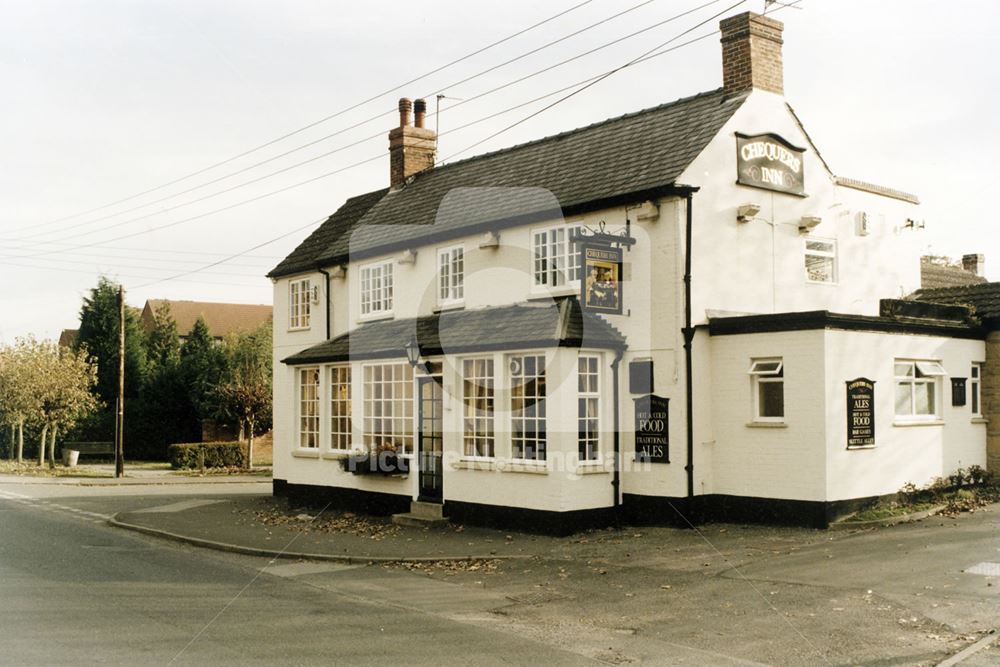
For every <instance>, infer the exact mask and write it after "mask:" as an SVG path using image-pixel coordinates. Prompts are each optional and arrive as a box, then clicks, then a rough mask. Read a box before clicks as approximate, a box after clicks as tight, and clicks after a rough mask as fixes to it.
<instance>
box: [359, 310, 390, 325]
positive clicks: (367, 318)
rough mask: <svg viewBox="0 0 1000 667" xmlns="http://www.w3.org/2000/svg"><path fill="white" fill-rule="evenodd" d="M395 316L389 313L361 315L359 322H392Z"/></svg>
mask: <svg viewBox="0 0 1000 667" xmlns="http://www.w3.org/2000/svg"><path fill="white" fill-rule="evenodd" d="M393 317H395V315H394V314H393V313H392V312H388V313H371V314H370V315H359V316H358V322H359V323H362V324H363V323H365V322H378V321H380V320H391V319H392V318H393Z"/></svg>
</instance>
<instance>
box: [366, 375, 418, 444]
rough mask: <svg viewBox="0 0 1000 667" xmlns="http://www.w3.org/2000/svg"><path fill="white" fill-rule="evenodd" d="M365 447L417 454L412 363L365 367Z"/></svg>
mask: <svg viewBox="0 0 1000 667" xmlns="http://www.w3.org/2000/svg"><path fill="white" fill-rule="evenodd" d="M364 386H365V399H364V407H365V417H364V424H365V444H366V445H367V446H368V447H369V449H371V450H376V449H382V448H391V449H395V451H396V452H398V453H400V454H408V453H410V452H412V451H413V369H412V368H411V367H410V365H409V364H405V363H404V364H378V365H371V366H365V367H364Z"/></svg>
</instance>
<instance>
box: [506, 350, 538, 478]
mask: <svg viewBox="0 0 1000 667" xmlns="http://www.w3.org/2000/svg"><path fill="white" fill-rule="evenodd" d="M509 362H510V413H511V433H510V439H511V456H512V458H515V459H525V460H530V461H544V460H545V445H546V440H547V438H546V432H545V431H546V427H545V355H540V354H539V355H517V356H512V357H509Z"/></svg>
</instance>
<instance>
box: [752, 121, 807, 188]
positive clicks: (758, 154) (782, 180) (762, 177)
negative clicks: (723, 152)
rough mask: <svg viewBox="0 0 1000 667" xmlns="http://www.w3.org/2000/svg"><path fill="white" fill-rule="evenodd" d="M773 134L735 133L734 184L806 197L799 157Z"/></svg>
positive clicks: (800, 150)
mask: <svg viewBox="0 0 1000 667" xmlns="http://www.w3.org/2000/svg"><path fill="white" fill-rule="evenodd" d="M803 153H805V149H804V148H797V147H795V146H793V145H791V144H790V143H788V142H787V141H785V140H784V139H782V138H781V137H779V136H778V135H776V134H755V135H746V134H740V133H738V132H737V133H736V172H737V175H736V182H737V183H739V184H740V185H750V186H753V187H755V188H764V189H765V190H775V191H777V192H787V193H789V194H793V195H805V193H806V190H805V178H804V174H803V164H802V155H803Z"/></svg>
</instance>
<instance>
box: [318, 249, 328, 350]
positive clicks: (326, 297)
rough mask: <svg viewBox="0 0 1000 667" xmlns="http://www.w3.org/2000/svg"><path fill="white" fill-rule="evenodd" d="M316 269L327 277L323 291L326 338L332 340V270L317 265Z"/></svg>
mask: <svg viewBox="0 0 1000 667" xmlns="http://www.w3.org/2000/svg"><path fill="white" fill-rule="evenodd" d="M316 270H317V271H319V272H320V273H321V274H323V277H324V278H326V289H325V290H324V292H323V300H324V301H326V308H325V309H324V310H325V311H326V340H330V272H329V271H327V270H326V269H323V268H320V267H316Z"/></svg>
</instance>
